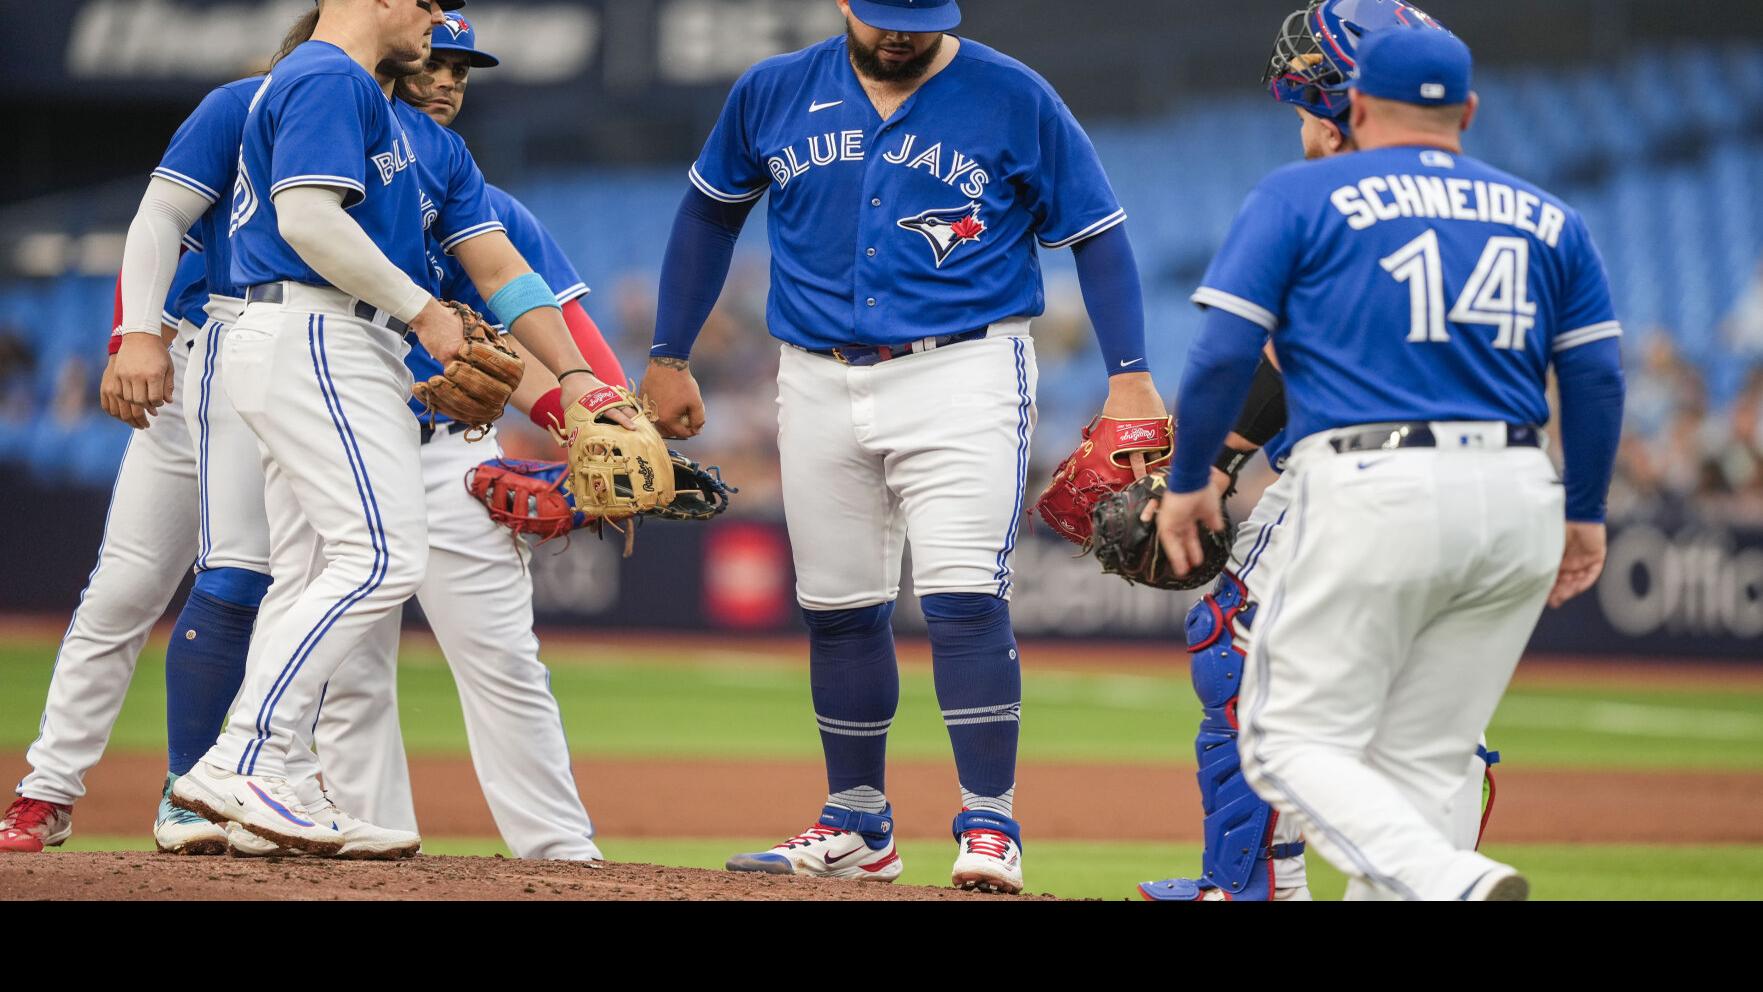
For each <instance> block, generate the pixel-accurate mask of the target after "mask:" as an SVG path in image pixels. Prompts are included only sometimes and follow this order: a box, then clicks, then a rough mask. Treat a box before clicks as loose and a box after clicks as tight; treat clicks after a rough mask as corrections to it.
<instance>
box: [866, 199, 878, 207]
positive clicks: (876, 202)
mask: <svg viewBox="0 0 1763 992" xmlns="http://www.w3.org/2000/svg"><path fill="white" fill-rule="evenodd" d="M869 205H870V206H872V207H879V206H881V197H874V198H872V199H870V201H869Z"/></svg>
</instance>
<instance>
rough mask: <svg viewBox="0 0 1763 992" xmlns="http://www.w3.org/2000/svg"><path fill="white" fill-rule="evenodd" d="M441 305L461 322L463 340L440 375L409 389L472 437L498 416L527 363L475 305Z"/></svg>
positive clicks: (506, 404)
mask: <svg viewBox="0 0 1763 992" xmlns="http://www.w3.org/2000/svg"><path fill="white" fill-rule="evenodd" d="M443 306H446V307H447V308H448V309H450V310H452V311H453V312H454V313H456V314H458V315H459V321H460V323H462V324H464V325H465V344H464V345H463V346H461V347H460V349H459V354H458V355H457V356H455V357H454V358H453V360H451V361H449V362H448V363H447V367H446V368H445V369H442V370H441V374H440V375H433V376H429V378H428V380H427V381H425V382H419V383H417V384H415V385H414V386H412V387H410V393H411V395H413V396H415V397H416V398H417V399H418V400H420V401H421V402H422V404H423V405H424V406H426V407H428V409H429V412H430V413H431V414H434V413H440V414H445V415H446V416H448V417H451V418H452V419H453V420H455V421H458V422H459V423H462V424H465V425H466V426H467V427H468V428H470V429H469V430H467V431H466V432H465V439H466V440H467V441H476V440H478V439H480V438H482V437H483V436H484V435H485V434H488V433H489V432H490V425H491V424H493V423H495V421H496V418H498V417H500V416H502V411H503V410H504V409H506V408H507V406H508V397H510V396H512V395H514V389H515V387H516V386H519V385H520V377H521V375H522V374H523V373H525V371H526V363H524V362H522V361H521V360H520V356H519V355H516V354H515V353H514V350H513V349H512V348H510V347H508V346H507V345H505V344H503V343H502V340H501V336H500V335H498V334H497V333H496V329H495V328H494V327H491V326H490V325H489V324H488V323H487V322H485V320H484V318H483V317H482V315H480V314H479V313H478V312H477V311H476V310H473V309H472V308H470V307H468V306H466V305H465V304H463V303H458V302H455V301H452V300H448V301H446V302H445V303H444V304H443Z"/></svg>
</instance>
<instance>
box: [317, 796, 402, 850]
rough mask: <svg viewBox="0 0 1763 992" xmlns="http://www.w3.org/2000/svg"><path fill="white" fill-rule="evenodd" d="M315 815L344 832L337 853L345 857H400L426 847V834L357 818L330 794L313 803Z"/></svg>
mask: <svg viewBox="0 0 1763 992" xmlns="http://www.w3.org/2000/svg"><path fill="white" fill-rule="evenodd" d="M308 814H309V815H310V816H312V818H313V819H329V820H331V821H332V822H334V823H335V824H336V825H337V829H338V830H339V831H341V832H342V834H343V849H342V850H340V851H338V852H337V853H336V857H337V858H338V859H340V860H344V861H396V860H398V859H399V858H408V857H412V856H414V855H415V854H416V853H417V852H419V851H421V850H422V838H421V837H420V836H418V835H417V834H414V833H411V832H410V831H408V830H393V829H391V828H390V827H381V826H377V825H375V824H372V823H369V822H367V821H366V820H361V819H357V818H355V817H353V816H350V815H349V814H348V813H345V812H343V811H342V810H341V809H338V808H337V804H336V803H335V802H333V801H332V800H331V797H330V796H325V797H324V801H323V803H322V804H321V805H320V806H318V807H310V808H309V809H308Z"/></svg>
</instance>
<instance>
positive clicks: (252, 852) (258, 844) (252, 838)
mask: <svg viewBox="0 0 1763 992" xmlns="http://www.w3.org/2000/svg"><path fill="white" fill-rule="evenodd" d="M226 839H227V853H228V854H230V855H232V856H233V857H235V858H303V857H305V856H306V852H304V851H296V850H294V849H293V848H291V847H283V846H281V845H280V844H277V843H276V842H275V841H273V840H264V839H263V838H262V837H259V836H257V835H256V834H254V833H252V832H251V831H249V830H246V829H245V828H244V827H241V826H239V825H238V824H237V823H228V824H227V825H226Z"/></svg>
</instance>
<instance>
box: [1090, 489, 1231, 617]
mask: <svg viewBox="0 0 1763 992" xmlns="http://www.w3.org/2000/svg"><path fill="white" fill-rule="evenodd" d="M1166 488H1168V486H1167V480H1166V479H1165V476H1164V473H1162V472H1158V473H1156V474H1154V475H1147V476H1145V477H1144V478H1142V479H1139V480H1138V481H1136V482H1134V483H1133V484H1132V485H1130V486H1127V487H1126V488H1125V489H1123V490H1121V491H1120V492H1117V493H1113V494H1111V495H1108V496H1105V497H1103V498H1102V500H1101V502H1099V503H1097V504H1096V509H1095V510H1094V511H1093V512H1092V514H1091V520H1092V522H1093V525H1094V531H1093V533H1092V535H1091V538H1090V541H1091V546H1092V547H1093V548H1094V549H1095V551H1096V560H1097V561H1099V562H1101V563H1102V571H1104V572H1108V573H1110V574H1113V575H1118V576H1120V577H1121V578H1123V579H1125V580H1126V581H1127V582H1129V583H1136V584H1143V585H1147V586H1155V587H1157V588H1158V589H1198V588H1200V587H1201V586H1203V585H1206V584H1207V583H1209V582H1211V581H1212V580H1213V579H1215V578H1217V577H1218V573H1219V572H1222V571H1224V566H1225V565H1227V564H1229V563H1230V530H1231V527H1230V515H1229V514H1228V513H1227V514H1225V517H1224V530H1222V531H1220V532H1218V533H1212V532H1210V531H1207V530H1206V529H1205V528H1204V527H1202V528H1200V549H1201V550H1202V551H1204V552H1205V554H1206V557H1205V559H1204V560H1202V561H1201V562H1200V564H1198V565H1196V566H1195V567H1194V568H1193V569H1192V570H1190V571H1189V572H1188V574H1186V575H1180V576H1178V575H1176V574H1175V573H1174V572H1172V571H1170V568H1169V559H1167V558H1165V557H1164V556H1163V545H1162V544H1161V543H1160V542H1158V540H1157V518H1156V515H1155V514H1153V515H1152V517H1151V519H1150V520H1149V521H1146V520H1142V519H1140V518H1141V517H1143V516H1144V515H1145V507H1147V506H1152V507H1155V506H1156V505H1157V504H1158V502H1160V501H1161V500H1162V498H1163V492H1164V490H1165V489H1166Z"/></svg>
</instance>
